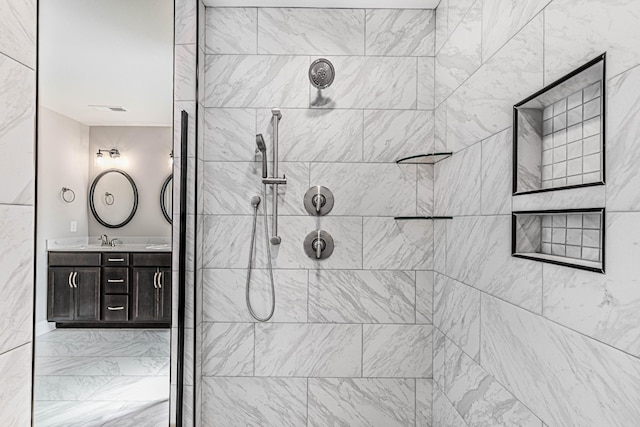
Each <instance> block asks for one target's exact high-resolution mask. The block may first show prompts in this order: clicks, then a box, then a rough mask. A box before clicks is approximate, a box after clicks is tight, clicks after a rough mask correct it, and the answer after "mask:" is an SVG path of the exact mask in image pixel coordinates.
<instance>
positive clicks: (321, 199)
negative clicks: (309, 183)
mask: <svg viewBox="0 0 640 427" xmlns="http://www.w3.org/2000/svg"><path fill="white" fill-rule="evenodd" d="M333 202H334V199H333V193H332V192H331V190H329V189H328V188H327V187H323V186H322V185H316V186H314V187H311V188H310V189H308V190H307V192H306V193H305V195H304V208H305V209H306V210H307V212H309V214H311V215H314V216H323V215H326V214H328V213H329V212H331V209H333Z"/></svg>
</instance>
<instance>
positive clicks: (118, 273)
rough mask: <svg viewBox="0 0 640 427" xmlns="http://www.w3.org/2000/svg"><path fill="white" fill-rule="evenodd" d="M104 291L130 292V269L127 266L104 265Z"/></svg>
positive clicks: (114, 292)
mask: <svg viewBox="0 0 640 427" xmlns="http://www.w3.org/2000/svg"><path fill="white" fill-rule="evenodd" d="M102 293H104V294H128V293H129V269H128V268H127V267H104V268H103V269H102Z"/></svg>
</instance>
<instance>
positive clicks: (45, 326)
mask: <svg viewBox="0 0 640 427" xmlns="http://www.w3.org/2000/svg"><path fill="white" fill-rule="evenodd" d="M55 328H56V324H55V323H54V322H47V321H46V320H43V321H41V322H38V323H36V328H35V329H36V330H35V335H36V337H39V336H40V335H44V334H46V333H48V332H51V331H53V330H54V329H55Z"/></svg>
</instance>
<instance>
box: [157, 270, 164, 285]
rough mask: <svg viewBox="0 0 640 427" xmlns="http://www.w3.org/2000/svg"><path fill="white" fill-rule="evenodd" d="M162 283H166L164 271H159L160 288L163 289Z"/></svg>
mask: <svg viewBox="0 0 640 427" xmlns="http://www.w3.org/2000/svg"><path fill="white" fill-rule="evenodd" d="M162 285H164V276H163V275H162V271H158V288H159V289H162Z"/></svg>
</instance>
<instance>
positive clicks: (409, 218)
mask: <svg viewBox="0 0 640 427" xmlns="http://www.w3.org/2000/svg"><path fill="white" fill-rule="evenodd" d="M393 219H395V220H396V221H416V220H418V221H419V220H422V221H433V220H439V219H453V217H452V216H395V217H393Z"/></svg>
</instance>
